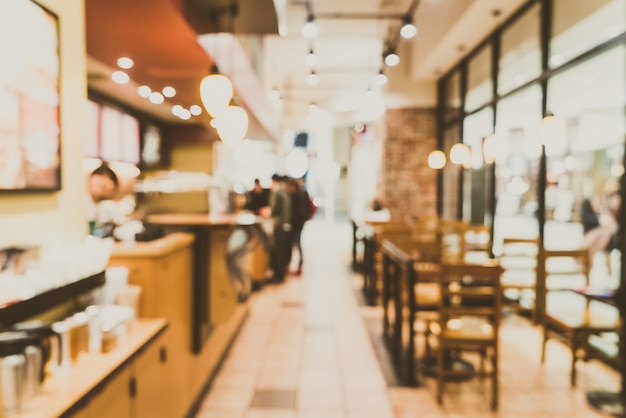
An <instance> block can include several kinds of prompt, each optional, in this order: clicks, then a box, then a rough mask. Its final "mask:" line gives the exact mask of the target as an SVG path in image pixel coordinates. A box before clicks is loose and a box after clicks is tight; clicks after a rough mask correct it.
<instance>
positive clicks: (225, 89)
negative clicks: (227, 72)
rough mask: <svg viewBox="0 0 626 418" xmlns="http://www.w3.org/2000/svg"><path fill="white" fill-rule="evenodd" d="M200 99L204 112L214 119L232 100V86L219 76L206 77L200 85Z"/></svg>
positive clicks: (223, 77)
mask: <svg viewBox="0 0 626 418" xmlns="http://www.w3.org/2000/svg"><path fill="white" fill-rule="evenodd" d="M200 97H201V98H202V104H204V108H205V109H206V111H207V112H209V115H211V116H213V117H215V115H216V114H217V113H218V112H219V111H220V110H223V109H224V108H226V107H227V106H228V104H229V103H230V100H231V99H232V98H233V84H232V83H231V82H230V80H229V79H228V78H226V77H225V76H223V75H221V74H210V75H207V76H206V77H204V78H203V79H202V82H201V83H200Z"/></svg>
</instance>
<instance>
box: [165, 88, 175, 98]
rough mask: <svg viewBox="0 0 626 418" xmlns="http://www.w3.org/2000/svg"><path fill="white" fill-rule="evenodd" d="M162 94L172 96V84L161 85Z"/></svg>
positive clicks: (173, 93) (173, 89)
mask: <svg viewBox="0 0 626 418" xmlns="http://www.w3.org/2000/svg"><path fill="white" fill-rule="evenodd" d="M162 92H163V96H165V97H174V96H176V89H175V88H174V87H172V86H165V87H163V90H162Z"/></svg>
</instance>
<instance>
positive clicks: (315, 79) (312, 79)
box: [306, 71, 320, 86]
mask: <svg viewBox="0 0 626 418" xmlns="http://www.w3.org/2000/svg"><path fill="white" fill-rule="evenodd" d="M319 82H320V78H319V76H318V75H317V73H316V72H315V71H311V73H310V74H309V75H308V76H306V83H307V84H308V85H309V86H317V85H318V84H319Z"/></svg>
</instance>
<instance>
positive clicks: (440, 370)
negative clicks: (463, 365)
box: [437, 344, 445, 405]
mask: <svg viewBox="0 0 626 418" xmlns="http://www.w3.org/2000/svg"><path fill="white" fill-rule="evenodd" d="M444 370H445V353H444V348H443V347H442V346H441V344H440V345H439V348H438V349H437V403H438V404H440V405H441V404H442V403H443V382H444Z"/></svg>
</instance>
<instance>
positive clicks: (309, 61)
mask: <svg viewBox="0 0 626 418" xmlns="http://www.w3.org/2000/svg"><path fill="white" fill-rule="evenodd" d="M304 62H305V63H306V65H307V66H309V67H315V65H316V64H317V55H315V52H313V48H311V49H310V50H309V53H308V54H307V56H306V57H305V58H304Z"/></svg>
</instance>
